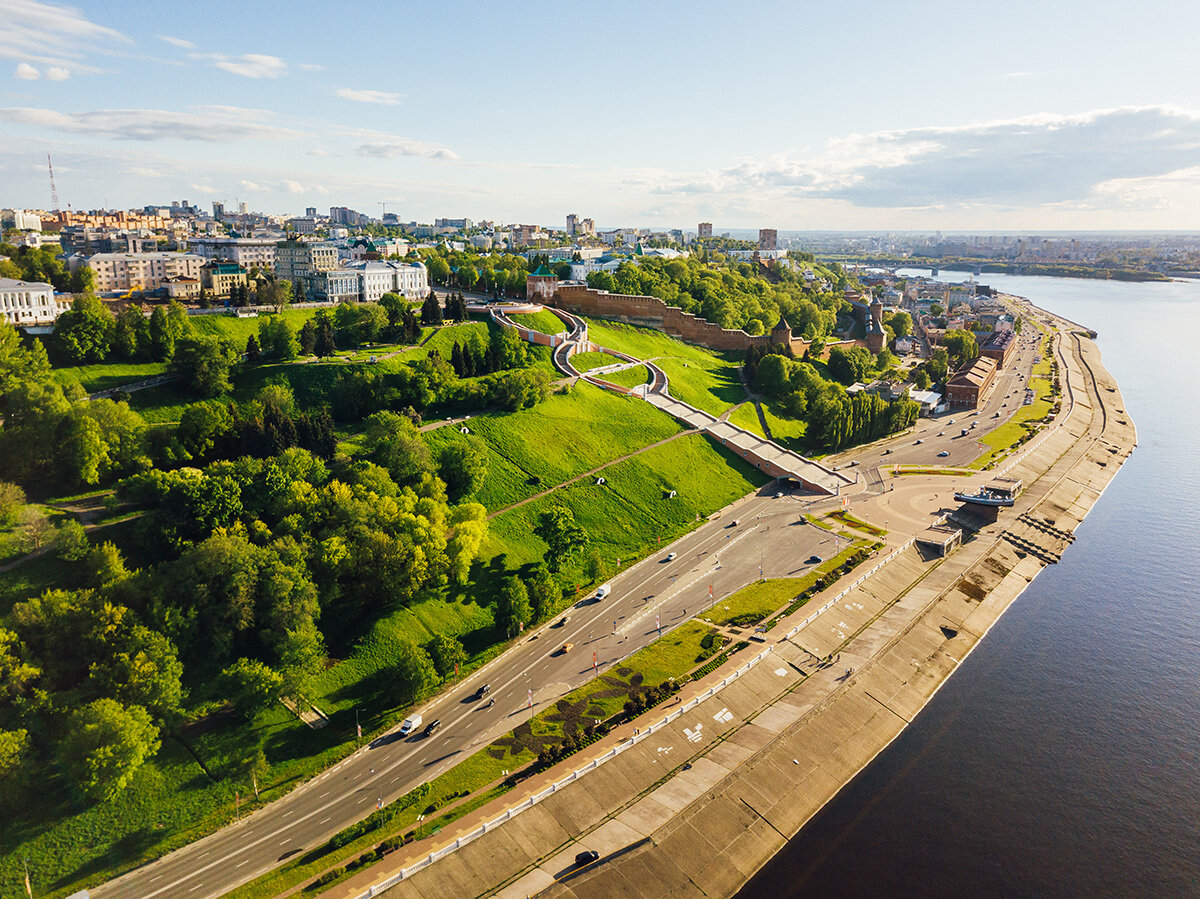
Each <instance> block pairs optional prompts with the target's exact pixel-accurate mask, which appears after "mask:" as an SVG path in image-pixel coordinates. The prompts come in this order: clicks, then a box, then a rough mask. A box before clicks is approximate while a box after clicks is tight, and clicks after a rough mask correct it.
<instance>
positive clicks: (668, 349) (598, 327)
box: [587, 318, 722, 366]
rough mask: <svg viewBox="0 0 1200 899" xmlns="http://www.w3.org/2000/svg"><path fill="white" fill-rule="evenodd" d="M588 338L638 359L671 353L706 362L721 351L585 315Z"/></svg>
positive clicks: (719, 355)
mask: <svg viewBox="0 0 1200 899" xmlns="http://www.w3.org/2000/svg"><path fill="white" fill-rule="evenodd" d="M587 323H588V339H589V340H591V341H592V343H595V344H599V345H600V346H602V347H606V348H608V349H610V350H616V351H617V352H618V353H627V354H629V355H630V356H634V357H636V358H638V359H650V358H652V357H658V356H674V357H677V358H679V359H683V360H684V361H685V362H694V363H696V364H697V365H701V366H703V365H706V364H709V363H710V362H711V360H713V359H719V358H722V356H721V354H719V353H716V352H714V351H713V350H709V349H705V348H704V347H698V346H693V345H692V344H690V343H684V342H683V341H682V340H676V339H675V338H674V337H668V336H667V335H666V334H664V333H663V332H662V331H658V330H655V329H654V328H639V327H638V326H636V325H626V324H622V323H620V322H610V321H605V320H604V319H599V318H589V319H587Z"/></svg>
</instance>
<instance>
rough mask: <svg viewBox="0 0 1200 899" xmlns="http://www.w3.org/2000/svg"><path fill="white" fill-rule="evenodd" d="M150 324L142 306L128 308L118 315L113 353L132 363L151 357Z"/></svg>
mask: <svg viewBox="0 0 1200 899" xmlns="http://www.w3.org/2000/svg"><path fill="white" fill-rule="evenodd" d="M150 351H151V341H150V322H149V320H148V319H147V318H146V316H145V315H144V314H143V313H142V308H141V307H140V306H133V305H130V306H126V307H125V308H124V309H122V310H121V311H120V312H119V313H118V314H117V320H116V325H115V327H114V330H113V352H115V353H116V355H118V356H119V357H121V358H122V359H125V360H128V361H130V362H132V361H133V360H135V359H142V358H146V357H149V356H150Z"/></svg>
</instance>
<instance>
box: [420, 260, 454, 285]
mask: <svg viewBox="0 0 1200 899" xmlns="http://www.w3.org/2000/svg"><path fill="white" fill-rule="evenodd" d="M425 270H426V272H427V274H428V275H429V283H430V284H445V283H446V281H447V280H448V279H449V277H450V265H449V264H448V263H447V262H446V260H445V259H443V258H442V257H441V256H438V255H436V254H435V255H432V256H430V257H429V258H428V259H426V260H425Z"/></svg>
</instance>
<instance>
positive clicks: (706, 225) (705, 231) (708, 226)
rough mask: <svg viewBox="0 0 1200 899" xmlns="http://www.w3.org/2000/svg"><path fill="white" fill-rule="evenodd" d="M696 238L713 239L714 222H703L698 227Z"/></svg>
mask: <svg viewBox="0 0 1200 899" xmlns="http://www.w3.org/2000/svg"><path fill="white" fill-rule="evenodd" d="M696 236H697V237H698V238H700V239H704V238H705V237H712V222H701V223H700V224H698V225H697V226H696Z"/></svg>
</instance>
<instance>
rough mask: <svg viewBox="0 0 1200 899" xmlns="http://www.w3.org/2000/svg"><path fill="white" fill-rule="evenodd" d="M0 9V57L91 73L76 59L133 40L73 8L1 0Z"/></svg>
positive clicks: (92, 68) (105, 51) (91, 69)
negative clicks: (0, 19) (1, 23)
mask: <svg viewBox="0 0 1200 899" xmlns="http://www.w3.org/2000/svg"><path fill="white" fill-rule="evenodd" d="M0 11H2V13H3V16H4V27H3V28H0V58H2V59H17V60H23V61H25V62H31V63H38V64H41V65H52V66H62V67H65V66H67V65H70V66H71V68H73V69H74V70H75V71H76V72H87V73H94V72H96V71H98V70H97V69H96V68H95V67H94V66H90V65H85V64H82V63H80V62H79V60H81V59H83V58H84V57H85V56H86V55H89V54H93V53H110V52H112V51H113V49H114V45H129V44H132V43H133V42H132V41H131V40H130V39H129V38H128V37H126V36H125V35H124V34H122V33H121V32H119V31H116V30H114V29H112V28H108V27H106V26H104V25H98V24H96V23H95V22H92V21H91V20H89V19H88V18H86V17H85V16H84V15H83V13H81V12H80V11H79V10H77V9H73V8H71V7H68V6H54V5H51V4H49V3H39V2H37V0H3V3H2V4H0Z"/></svg>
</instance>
